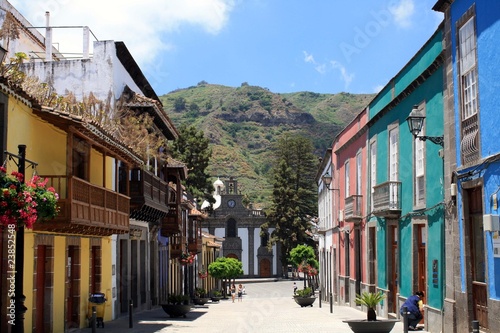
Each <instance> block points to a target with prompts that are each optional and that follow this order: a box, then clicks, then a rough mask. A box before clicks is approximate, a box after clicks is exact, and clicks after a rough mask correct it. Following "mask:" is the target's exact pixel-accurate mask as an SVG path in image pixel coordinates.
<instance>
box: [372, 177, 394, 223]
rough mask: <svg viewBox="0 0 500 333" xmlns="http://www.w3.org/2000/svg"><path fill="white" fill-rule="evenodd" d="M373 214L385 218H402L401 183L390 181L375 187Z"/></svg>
mask: <svg viewBox="0 0 500 333" xmlns="http://www.w3.org/2000/svg"><path fill="white" fill-rule="evenodd" d="M372 213H373V215H375V216H380V217H385V218H399V217H400V216H401V182H397V181H388V182H385V183H382V184H379V185H377V186H375V187H374V192H373V211H372Z"/></svg>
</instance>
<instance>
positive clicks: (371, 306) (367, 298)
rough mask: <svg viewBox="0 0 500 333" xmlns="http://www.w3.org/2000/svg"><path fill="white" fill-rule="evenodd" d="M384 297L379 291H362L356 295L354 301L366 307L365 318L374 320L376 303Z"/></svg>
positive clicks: (375, 318)
mask: <svg viewBox="0 0 500 333" xmlns="http://www.w3.org/2000/svg"><path fill="white" fill-rule="evenodd" d="M384 299H385V295H384V293H383V292H381V291H379V292H377V293H369V292H366V291H365V292H363V293H361V295H359V294H358V295H356V299H355V302H356V304H358V305H364V306H366V307H367V308H368V311H367V313H366V320H368V321H375V320H377V313H376V312H375V307H376V306H377V304H378V303H380V302H382V301H383V300H384Z"/></svg>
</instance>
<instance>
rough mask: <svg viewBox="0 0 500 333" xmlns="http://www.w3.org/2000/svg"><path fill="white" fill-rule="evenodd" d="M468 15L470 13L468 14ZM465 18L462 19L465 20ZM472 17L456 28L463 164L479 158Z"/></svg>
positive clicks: (476, 86) (474, 37)
mask: <svg viewBox="0 0 500 333" xmlns="http://www.w3.org/2000/svg"><path fill="white" fill-rule="evenodd" d="M468 15H470V13H469V14H468ZM465 19H466V18H464V19H462V20H465ZM476 44H477V43H476V31H475V21H474V17H469V18H468V19H467V21H466V22H465V23H464V24H462V26H461V27H460V28H459V30H458V57H459V60H458V63H459V69H458V70H459V82H460V97H461V99H460V106H461V118H462V119H461V122H462V138H461V146H460V151H461V157H462V162H463V163H464V164H468V163H471V162H474V161H476V160H477V159H478V158H479V125H478V116H477V113H478V111H479V105H478V82H477V68H476V66H477V59H476Z"/></svg>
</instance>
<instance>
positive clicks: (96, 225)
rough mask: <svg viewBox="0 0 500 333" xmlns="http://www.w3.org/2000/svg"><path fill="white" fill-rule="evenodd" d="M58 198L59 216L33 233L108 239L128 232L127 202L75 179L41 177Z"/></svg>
mask: <svg viewBox="0 0 500 333" xmlns="http://www.w3.org/2000/svg"><path fill="white" fill-rule="evenodd" d="M41 177H42V178H47V179H48V183H47V186H52V187H54V188H55V190H56V192H57V193H58V194H59V201H58V204H59V207H60V213H59V216H57V217H56V218H55V219H53V220H50V221H39V222H37V223H35V226H34V230H37V231H50V232H59V233H68V234H77V235H95V236H110V235H112V234H122V233H127V232H128V231H129V212H130V198H129V197H127V196H125V195H122V194H120V193H117V192H114V191H111V190H108V189H106V188H104V187H101V186H97V185H93V184H91V183H89V182H87V181H85V180H82V179H80V178H77V177H74V176H41Z"/></svg>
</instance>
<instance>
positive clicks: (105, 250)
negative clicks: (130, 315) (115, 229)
mask: <svg viewBox="0 0 500 333" xmlns="http://www.w3.org/2000/svg"><path fill="white" fill-rule="evenodd" d="M112 245H113V242H112V240H111V237H103V238H102V241H101V264H102V266H101V269H102V275H101V276H102V280H101V288H102V292H103V293H104V294H106V300H107V301H106V308H105V310H104V321H107V320H112V319H113V318H112V316H113V304H112V303H113V302H112V301H113V297H112V296H113V295H112V293H111V288H112V284H111V281H112V278H113V276H112V274H111V273H112V272H111V265H112V258H111V253H112V252H111V251H112V249H111V247H112Z"/></svg>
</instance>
